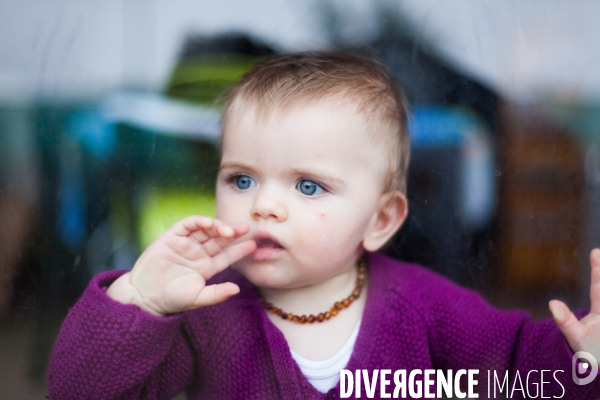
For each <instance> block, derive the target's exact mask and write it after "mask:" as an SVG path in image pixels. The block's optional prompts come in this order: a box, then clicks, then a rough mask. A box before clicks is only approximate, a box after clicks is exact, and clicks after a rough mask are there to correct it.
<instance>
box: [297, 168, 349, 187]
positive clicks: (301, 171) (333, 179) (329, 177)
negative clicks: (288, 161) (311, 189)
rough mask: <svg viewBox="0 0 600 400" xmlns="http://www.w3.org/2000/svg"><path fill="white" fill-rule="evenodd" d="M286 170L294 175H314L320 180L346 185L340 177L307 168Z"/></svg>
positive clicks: (308, 176)
mask: <svg viewBox="0 0 600 400" xmlns="http://www.w3.org/2000/svg"><path fill="white" fill-rule="evenodd" d="M286 170H287V171H289V172H290V173H292V174H294V175H299V176H304V177H307V178H310V177H315V178H317V179H318V180H321V181H325V182H336V183H339V184H340V185H343V186H346V184H345V183H344V181H343V180H342V179H340V178H338V177H336V176H333V175H329V174H326V173H322V172H316V171H311V170H307V169H298V168H287V169H286Z"/></svg>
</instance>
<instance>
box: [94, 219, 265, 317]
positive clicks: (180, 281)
mask: <svg viewBox="0 0 600 400" xmlns="http://www.w3.org/2000/svg"><path fill="white" fill-rule="evenodd" d="M248 229H249V228H248V225H246V224H243V223H242V224H238V225H236V226H235V227H233V228H232V227H230V226H227V225H225V224H224V223H223V222H221V221H218V220H215V219H212V218H208V217H201V216H192V217H188V218H185V219H183V220H181V221H179V222H177V223H176V224H175V225H173V226H172V227H171V228H170V229H169V230H168V231H166V232H165V233H164V234H163V235H162V236H160V237H159V238H158V239H156V241H155V242H154V243H152V244H151V245H150V246H148V248H147V249H146V250H145V251H144V252H143V253H142V255H141V256H140V258H139V259H138V260H137V262H136V263H135V265H134V267H133V269H132V270H131V272H128V273H126V274H124V275H122V276H121V277H120V278H119V279H117V280H116V281H115V282H113V284H112V285H111V286H110V287H109V288H108V289H107V291H106V294H107V295H108V296H110V297H111V298H113V299H114V300H117V301H119V302H121V303H124V304H135V305H137V306H138V307H140V308H142V309H143V310H146V311H148V312H150V313H152V314H154V315H157V316H163V315H166V314H173V313H178V312H181V311H186V310H191V309H194V308H199V307H204V306H209V305H213V304H217V303H220V302H222V301H224V300H226V299H228V298H229V297H231V296H233V295H234V294H237V293H238V292H239V290H240V289H239V287H238V286H237V285H236V284H234V283H231V282H226V283H221V284H218V285H209V286H206V281H207V280H208V279H210V278H211V277H212V276H213V275H215V274H217V273H218V272H220V271H222V270H224V269H225V268H227V267H228V266H229V265H231V264H232V263H234V262H236V261H237V260H239V259H241V258H242V257H244V256H246V255H248V254H250V253H252V252H253V251H254V249H256V243H254V241H252V240H248V241H244V242H241V243H237V244H235V245H231V242H233V241H234V240H235V239H237V238H239V237H240V236H243V235H245V234H246V233H247V232H248Z"/></svg>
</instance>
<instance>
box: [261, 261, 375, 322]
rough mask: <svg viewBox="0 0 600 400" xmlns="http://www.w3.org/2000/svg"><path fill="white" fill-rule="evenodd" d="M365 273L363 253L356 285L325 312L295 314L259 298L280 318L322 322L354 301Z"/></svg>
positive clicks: (365, 264) (361, 286)
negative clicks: (349, 293)
mask: <svg viewBox="0 0 600 400" xmlns="http://www.w3.org/2000/svg"><path fill="white" fill-rule="evenodd" d="M366 273H367V259H366V257H365V256H364V255H363V256H361V257H360V258H359V259H358V272H357V274H356V285H355V286H354V290H353V291H352V294H351V295H350V296H348V297H346V298H345V299H344V300H341V301H336V302H335V303H333V306H332V307H331V309H330V310H329V311H327V312H322V313H319V314H318V315H316V316H315V315H313V314H310V315H309V316H306V315H296V314H292V313H289V312H285V311H283V310H282V309H281V308H279V307H275V306H274V305H273V304H271V303H269V302H268V301H266V300H265V298H264V297H263V296H262V295H261V294H260V293H259V296H260V299H261V300H262V303H263V305H264V306H265V309H266V310H267V311H270V312H272V313H273V314H276V315H279V316H280V317H281V318H283V319H285V320H288V321H292V322H295V323H298V324H312V323H313V322H323V321H326V320H328V319H330V318H333V317H335V316H336V315H338V313H339V312H340V311H342V310H343V309H344V308H348V307H350V304H352V303H353V302H354V300H356V299H358V298H359V297H360V292H361V291H362V288H363V286H364V284H365V276H366Z"/></svg>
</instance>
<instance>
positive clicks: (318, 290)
mask: <svg viewBox="0 0 600 400" xmlns="http://www.w3.org/2000/svg"><path fill="white" fill-rule="evenodd" d="M356 264H357V262H356V260H354V261H353V262H352V263H351V264H350V265H349V267H348V268H345V269H344V270H343V271H342V272H340V273H339V274H337V275H334V276H332V277H330V278H328V279H325V280H322V281H319V282H317V283H314V284H311V285H306V286H301V287H298V288H291V289H273V288H258V290H259V292H260V294H261V295H262V296H263V298H264V299H265V300H266V301H268V302H269V303H272V304H273V305H275V306H276V307H279V308H281V309H283V310H285V311H286V312H291V313H294V314H298V315H302V314H306V315H309V314H315V315H316V314H317V313H320V312H323V311H327V310H329V308H330V307H331V305H332V304H333V303H334V302H336V301H340V300H342V299H344V298H346V297H348V296H349V295H350V294H351V293H352V291H353V290H354V289H355V286H356V277H357V270H358V268H357V265H356Z"/></svg>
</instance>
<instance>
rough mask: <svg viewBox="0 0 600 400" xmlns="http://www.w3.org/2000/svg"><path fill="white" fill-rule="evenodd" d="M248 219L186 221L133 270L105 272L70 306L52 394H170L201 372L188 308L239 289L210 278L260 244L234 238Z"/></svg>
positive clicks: (57, 350)
mask: <svg viewBox="0 0 600 400" xmlns="http://www.w3.org/2000/svg"><path fill="white" fill-rule="evenodd" d="M247 232H248V226H247V225H245V224H239V225H237V226H236V227H234V228H232V227H229V226H226V225H225V224H223V223H222V222H220V221H217V220H213V219H211V218H206V217H200V216H192V217H188V218H185V219H184V220H182V221H179V222H178V223H176V224H175V225H173V227H171V228H170V229H169V230H168V231H167V232H165V233H164V234H163V235H162V236H161V237H160V238H158V239H157V240H156V241H155V242H154V243H152V244H151V245H150V246H149V247H148V248H147V249H146V250H145V251H144V253H143V254H142V255H141V256H140V258H139V259H138V260H137V262H136V263H135V265H134V267H133V269H132V271H131V272H128V273H124V274H122V275H121V276H118V274H115V273H106V274H101V275H100V276H99V277H97V278H95V279H94V280H93V281H92V283H91V284H90V286H89V287H88V289H87V290H86V292H85V293H84V296H83V297H82V298H81V300H80V301H79V302H78V303H77V304H76V305H75V307H74V308H73V309H72V310H71V312H70V313H69V315H68V317H67V320H66V321H65V323H64V325H63V328H62V330H61V333H60V336H59V338H58V340H57V342H56V345H55V349H54V351H53V355H52V364H51V368H50V372H49V375H48V378H49V386H50V390H51V395H52V398H53V399H54V398H57V399H63V398H98V399H106V398H128V399H129V398H144V399H146V398H149V399H158V398H169V397H172V396H173V395H175V394H177V392H179V391H181V389H183V388H184V387H185V386H187V385H189V384H190V383H191V382H192V380H193V378H194V370H195V368H196V367H197V362H194V359H193V357H194V354H195V353H194V349H193V346H191V345H188V343H187V339H186V333H185V332H184V331H182V329H183V327H184V325H183V324H182V319H184V318H185V315H184V314H181V312H183V311H186V310H192V309H196V308H200V307H205V306H210V305H214V304H217V303H220V302H222V301H224V300H226V299H227V298H229V297H230V296H232V295H234V294H236V293H237V292H238V291H239V288H238V287H237V285H235V284H234V283H231V282H224V283H220V284H215V285H206V281H207V280H208V279H210V278H211V277H212V276H213V275H215V274H216V273H218V272H220V271H222V270H224V269H225V268H227V266H228V265H230V264H231V263H233V262H235V261H237V260H239V259H240V258H242V257H243V256H245V255H246V254H248V253H250V252H252V251H253V250H254V249H255V248H256V245H255V243H254V242H253V241H240V242H239V243H233V242H234V241H235V240H236V239H238V238H240V237H241V236H243V235H244V234H246V233H247Z"/></svg>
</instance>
